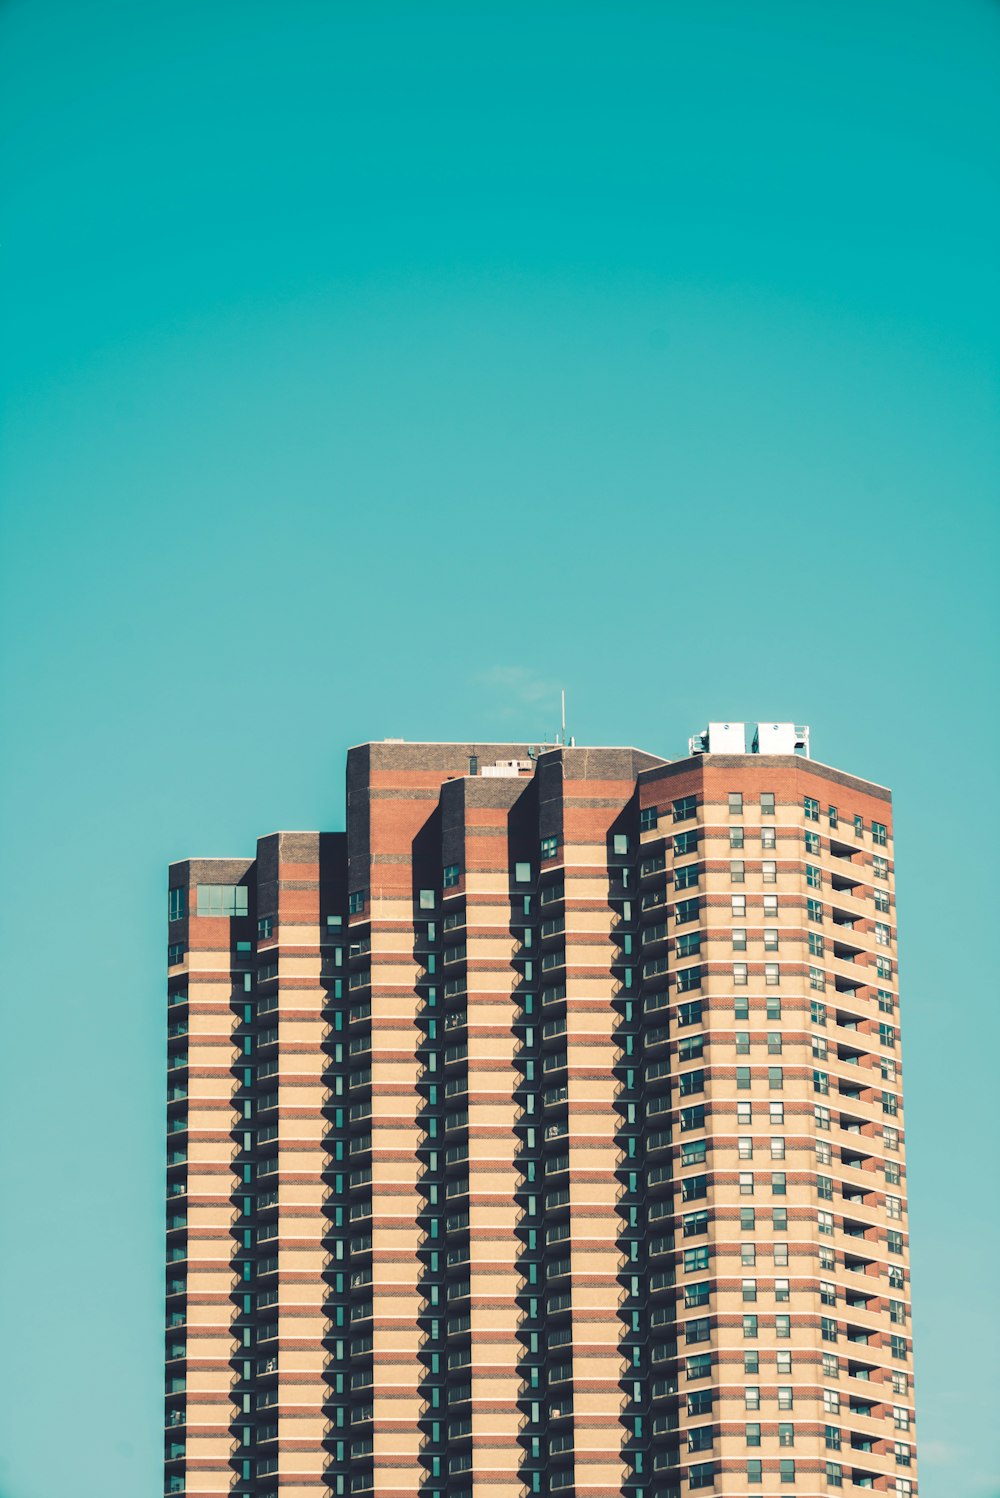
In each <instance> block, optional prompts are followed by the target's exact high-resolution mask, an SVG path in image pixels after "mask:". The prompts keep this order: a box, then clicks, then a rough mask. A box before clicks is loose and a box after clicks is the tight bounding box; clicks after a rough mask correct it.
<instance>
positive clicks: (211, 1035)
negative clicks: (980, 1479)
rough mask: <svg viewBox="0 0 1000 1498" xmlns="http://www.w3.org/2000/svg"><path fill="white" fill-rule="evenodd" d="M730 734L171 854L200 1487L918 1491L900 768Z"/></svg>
mask: <svg viewBox="0 0 1000 1498" xmlns="http://www.w3.org/2000/svg"><path fill="white" fill-rule="evenodd" d="M796 748H797V749H798V751H799V752H796ZM691 750H692V752H691V753H690V754H689V755H688V756H686V757H685V758H683V759H680V760H676V761H668V760H666V759H663V758H660V757H658V756H656V755H653V754H647V753H643V752H641V751H639V750H636V749H627V748H577V747H566V746H561V745H556V746H547V747H541V748H531V747H529V746H527V745H523V744H410V743H403V742H397V741H393V740H390V741H387V742H385V743H371V744H364V745H361V746H359V747H358V748H356V749H352V750H351V751H350V753H349V755H348V767H347V831H346V833H316V832H282V833H275V834H272V835H270V836H268V837H264V838H262V839H260V841H259V842H258V844H257V849H256V856H255V857H254V858H252V859H249V858H244V859H191V860H188V861H185V862H180V863H175V864H172V865H171V867H170V877H169V906H170V908H169V917H170V921H169V936H168V942H169V953H168V963H169V966H168V978H167V988H168V1002H167V1016H168V1035H169V1074H168V1075H169V1082H168V1104H167V1287H166V1288H167V1301H166V1304H167V1331H166V1389H167V1392H166V1445H165V1456H166V1463H165V1472H166V1480H165V1489H166V1491H167V1492H168V1493H175V1492H183V1493H187V1494H191V1495H197V1498H212V1495H217V1494H220V1493H227V1494H237V1495H245V1498H251V1495H252V1498H316V1495H319V1494H325V1493H334V1494H361V1495H364V1494H368V1493H371V1494H372V1495H373V1498H417V1495H418V1494H419V1495H421V1498H522V1495H529V1494H553V1495H557V1498H675V1495H676V1498H686V1494H687V1493H688V1492H693V1491H696V1490H702V1491H704V1492H706V1493H716V1494H719V1495H724V1498H730V1495H741V1498H742V1495H751V1494H760V1495H765V1498H766V1495H776V1494H778V1493H780V1492H788V1493H790V1494H795V1495H797V1498H801V1495H812V1494H815V1495H826V1494H829V1493H830V1492H831V1491H832V1490H835V1489H838V1488H841V1487H843V1488H850V1487H852V1486H854V1487H861V1488H866V1487H867V1488H872V1489H874V1490H876V1491H881V1492H883V1493H891V1494H897V1495H908V1494H911V1493H912V1494H916V1492H917V1482H916V1466H915V1451H914V1414H913V1383H912V1352H911V1341H910V1291H909V1273H908V1235H907V1216H906V1184H905V1170H904V1163H903V1161H904V1154H903V1104H902V1093H901V1069H900V1061H899V999H898V987H897V974H896V925H895V901H894V897H893V879H894V875H893V861H892V846H893V845H892V826H891V805H890V796H889V792H888V791H886V790H884V789H883V788H882V787H880V786H877V785H874V784H872V783H870V782H868V781H865V780H860V779H858V778H856V777H855V776H852V775H847V774H844V773H842V772H840V771H838V770H833V769H830V768H828V767H826V766H824V765H821V764H819V763H817V762H815V761H813V760H811V759H809V758H806V757H804V755H803V754H802V752H801V751H802V750H805V751H806V753H807V752H808V733H807V732H805V731H802V730H795V729H794V728H793V726H792V725H760V726H759V729H758V732H757V734H756V735H755V737H754V740H753V747H752V750H751V752H745V750H746V744H745V738H744V732H743V725H742V724H737V725H733V724H725V725H723V724H712V725H710V726H709V729H708V730H707V731H706V732H705V733H704V734H701V735H697V736H696V737H695V739H693V740H692V741H691Z"/></svg>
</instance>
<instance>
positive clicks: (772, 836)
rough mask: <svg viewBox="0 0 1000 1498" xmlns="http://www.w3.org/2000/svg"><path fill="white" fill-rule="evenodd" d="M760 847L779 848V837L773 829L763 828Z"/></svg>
mask: <svg viewBox="0 0 1000 1498" xmlns="http://www.w3.org/2000/svg"><path fill="white" fill-rule="evenodd" d="M760 845H761V847H762V848H775V847H777V835H776V833H775V829H774V828H773V827H762V828H761V829H760Z"/></svg>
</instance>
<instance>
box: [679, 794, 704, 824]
mask: <svg viewBox="0 0 1000 1498" xmlns="http://www.w3.org/2000/svg"><path fill="white" fill-rule="evenodd" d="M697 805H698V798H697V797H696V796H681V797H680V798H679V799H678V800H677V801H675V802H674V805H673V816H674V821H675V822H686V821H687V819H688V817H693V816H694V814H695V809H696V807H697Z"/></svg>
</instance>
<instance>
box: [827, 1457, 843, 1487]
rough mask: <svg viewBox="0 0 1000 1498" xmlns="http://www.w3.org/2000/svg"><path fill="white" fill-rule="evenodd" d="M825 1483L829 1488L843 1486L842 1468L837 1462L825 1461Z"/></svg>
mask: <svg viewBox="0 0 1000 1498" xmlns="http://www.w3.org/2000/svg"><path fill="white" fill-rule="evenodd" d="M826 1483H827V1487H830V1488H842V1487H843V1486H844V1469H843V1467H842V1466H841V1465H840V1463H839V1462H827V1464H826Z"/></svg>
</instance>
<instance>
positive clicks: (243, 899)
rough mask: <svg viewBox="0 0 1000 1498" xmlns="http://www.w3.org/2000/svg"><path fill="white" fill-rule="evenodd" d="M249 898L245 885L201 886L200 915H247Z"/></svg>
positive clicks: (199, 895)
mask: <svg viewBox="0 0 1000 1498" xmlns="http://www.w3.org/2000/svg"><path fill="white" fill-rule="evenodd" d="M248 896H249V890H248V889H247V887H246V885H245V884H199V886H198V914H199V915H221V916H241V915H246V913H247V898H248Z"/></svg>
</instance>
